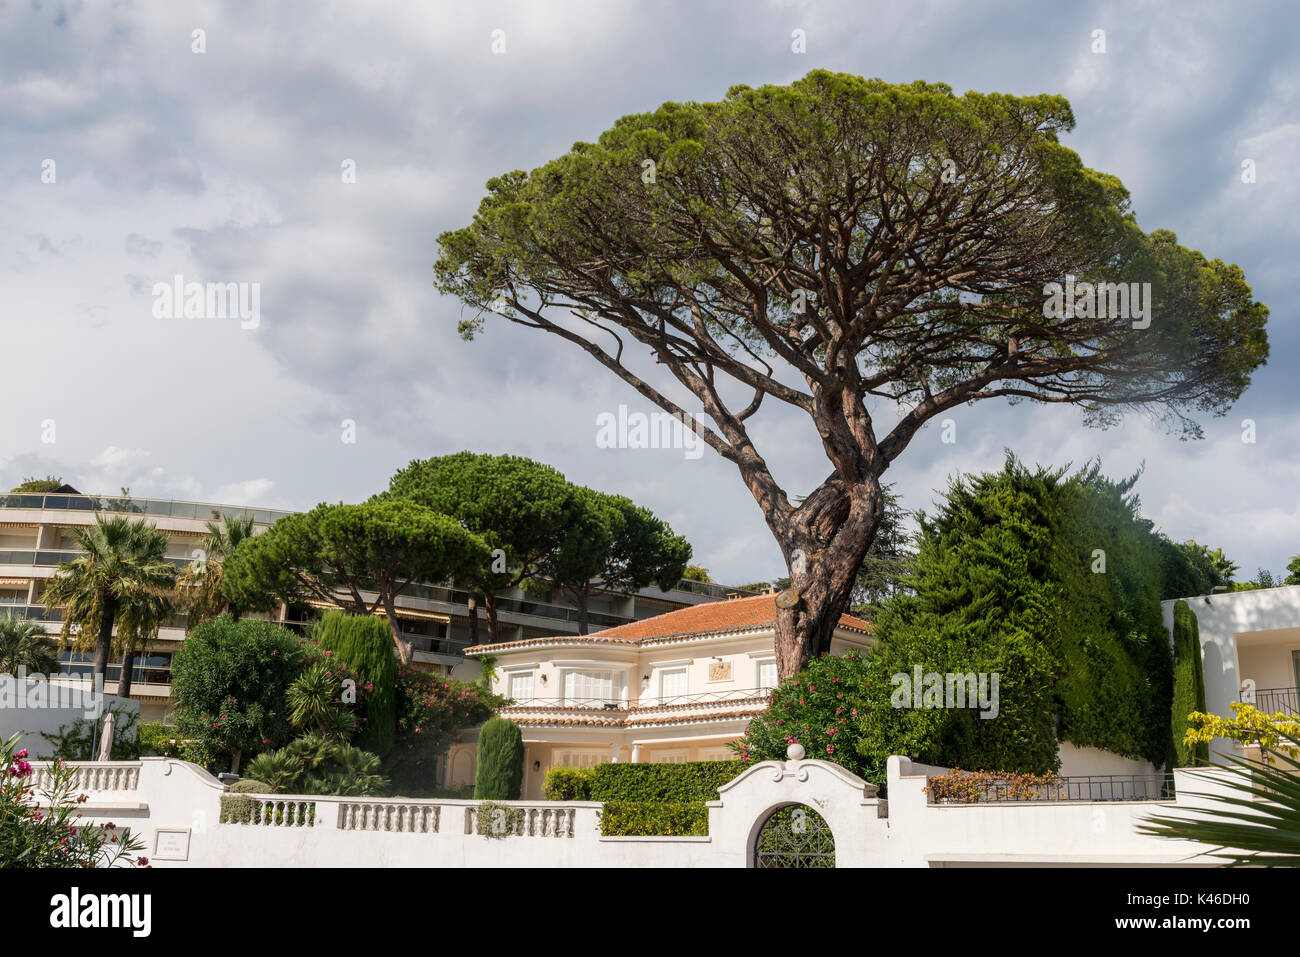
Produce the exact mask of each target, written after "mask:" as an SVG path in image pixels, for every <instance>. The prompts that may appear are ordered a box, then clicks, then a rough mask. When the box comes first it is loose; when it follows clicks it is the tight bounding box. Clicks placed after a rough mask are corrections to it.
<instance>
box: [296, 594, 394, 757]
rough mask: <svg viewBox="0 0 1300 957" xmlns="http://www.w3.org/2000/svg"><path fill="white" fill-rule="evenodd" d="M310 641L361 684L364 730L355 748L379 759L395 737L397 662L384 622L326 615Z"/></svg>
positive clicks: (374, 618)
mask: <svg viewBox="0 0 1300 957" xmlns="http://www.w3.org/2000/svg"><path fill="white" fill-rule="evenodd" d="M312 637H313V638H314V639H315V640H316V641H318V642H319V643H320V646H321V647H322V648H324V649H326V650H327V651H330V652H332V653H333V655H334V657H336V658H337V659H338V662H339V664H341V665H343V666H344V667H345V668H347V669H349V670H350V671H352V672H353V673H354V674H355V675H356V676H357V680H358V682H360V683H361V684H362V688H360V689H358V696H359V697H360V699H361V700H362V701H363V702H364V703H365V717H366V726H365V729H364V730H363V731H362V732H361V734H360V735H358V737H357V740H356V745H357V747H359V748H361V750H363V751H369V752H371V753H372V754H378V755H380V756H381V757H382V756H383V755H385V754H387V753H388V752H389V751H391V750H392V748H393V740H394V738H395V736H396V733H397V658H396V657H395V656H394V654H393V636H392V632H391V631H390V629H389V627H388V621H387V619H384V618H377V617H375V616H374V615H347V614H344V613H343V612H339V611H327V612H326V613H325V614H324V615H323V616H322V617H321V620H320V621H319V622H317V623H316V627H315V628H314V629H313V630H312ZM366 684H368V685H369V686H370V687H369V688H365V685H366Z"/></svg>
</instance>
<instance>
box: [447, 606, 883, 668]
mask: <svg viewBox="0 0 1300 957" xmlns="http://www.w3.org/2000/svg"><path fill="white" fill-rule="evenodd" d="M775 623H776V595H774V594H773V595H755V596H753V597H752V598H731V599H728V600H726V601H709V602H703V603H701V604H699V605H692V606H691V607H689V608H679V609H677V610H676V611H670V612H665V613H664V614H662V615H655V616H654V617H653V618H645V619H642V620H641V621H632V622H628V623H627V624H626V625H618V626H617V627H614V628H606V629H605V630H604V631H597V632H593V633H592V634H590V635H585V636H581V635H556V636H554V637H552V638H526V639H524V640H522V641H503V642H499V643H497V644H495V645H475V646H473V647H472V648H466V649H465V651H466V653H473V652H477V651H486V650H491V651H494V652H496V651H503V650H506V649H510V648H524V647H529V646H533V645H539V644H614V645H639V644H643V643H646V642H652V641H664V640H668V639H682V638H691V637H699V636H702V635H711V634H720V633H723V632H729V631H746V630H753V629H758V628H763V627H765V626H770V625H774V624H775ZM840 627H841V628H844V629H847V630H849V631H857V632H861V633H862V634H864V635H869V634H871V632H872V626H871V622H869V621H864V620H863V619H861V618H858V617H856V616H854V615H841V616H840Z"/></svg>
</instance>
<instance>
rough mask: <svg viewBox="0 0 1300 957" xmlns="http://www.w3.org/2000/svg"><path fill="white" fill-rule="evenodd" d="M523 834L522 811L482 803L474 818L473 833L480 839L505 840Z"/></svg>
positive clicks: (503, 805)
mask: <svg viewBox="0 0 1300 957" xmlns="http://www.w3.org/2000/svg"><path fill="white" fill-rule="evenodd" d="M523 832H524V809H523V808H521V807H511V806H510V805H508V804H499V803H497V802H496V801H484V802H483V803H482V804H480V805H479V806H478V814H476V815H475V817H474V833H476V834H478V835H479V836H481V837H491V838H496V839H500V838H505V837H509V836H510V835H512V834H522V833H523Z"/></svg>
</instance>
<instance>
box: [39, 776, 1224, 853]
mask: <svg viewBox="0 0 1300 957" xmlns="http://www.w3.org/2000/svg"><path fill="white" fill-rule="evenodd" d="M77 768H78V774H79V775H81V776H82V780H81V781H80V782H79V786H80V787H81V788H82V789H83V790H85V791H86V792H87V794H88V795H89V800H88V801H87V802H86V804H84V805H83V806H82V808H81V811H82V813H83V814H84V815H85V817H86V818H87V819H88V820H89V821H97V822H104V821H112V822H113V823H114V824H116V825H118V826H119V827H130V828H131V829H132V830H134V831H136V832H137V833H138V834H140V835H141V836H143V837H144V838H145V840H146V841H147V845H148V846H147V848H146V850H145V851H144V853H145V854H146V855H147V856H149V857H150V858H151V859H152V862H153V864H154V866H155V867H159V868H164V867H187V866H189V867H192V866H202V867H345V866H350V865H355V866H372V867H375V866H377V867H421V866H428V867H503V866H504V867H570V866H574V867H745V866H750V865H751V864H752V861H753V846H754V840H755V837H756V835H757V833H758V830H759V828H760V827H761V825H762V824H763V823H764V821H765V820H766V819H767V817H768V815H769V814H770V813H771V812H772V811H774V810H775V809H778V808H780V807H782V806H785V805H789V804H803V805H806V806H808V807H810V808H813V809H815V810H816V811H817V812H818V813H819V814H820V815H822V817H824V818H825V820H826V822H827V824H828V825H829V827H830V829H831V832H832V834H833V836H834V841H835V854H836V863H837V865H838V866H840V867H853V866H894V867H935V866H956V865H962V864H968V865H969V864H997V863H1018V864H1045V865H1050V864H1128V865H1142V864H1162V865H1169V864H1201V865H1204V864H1212V863H1216V862H1215V861H1214V859H1212V858H1209V857H1205V856H1203V855H1202V854H1201V848H1199V847H1198V846H1193V845H1187V844H1184V843H1182V842H1178V841H1170V840H1166V839H1161V838H1154V837H1144V836H1142V835H1140V834H1138V832H1137V827H1138V825H1139V824H1140V823H1141V822H1142V821H1143V819H1144V818H1146V817H1147V815H1149V814H1151V813H1153V812H1159V813H1173V814H1193V813H1195V812H1196V809H1197V808H1198V807H1204V806H1205V804H1206V802H1207V801H1212V800H1213V798H1212V797H1211V798H1198V797H1195V796H1193V795H1192V794H1191V793H1190V792H1191V791H1209V792H1217V793H1221V792H1222V789H1223V775H1224V774H1225V772H1221V771H1210V772H1186V771H1179V772H1176V778H1177V784H1178V789H1179V798H1178V800H1177V801H1176V802H1174V801H1167V802H1152V801H1132V802H1119V801H1114V802H1109V801H1108V802H1097V803H1088V802H1055V801H1039V802H1028V803H1000V804H976V805H952V806H946V805H935V804H931V803H929V800H928V796H927V794H926V792H925V786H926V775H927V774H931V773H939V772H941V771H942V770H943V769H933V768H927V767H925V766H923V765H918V764H914V763H913V762H911V761H908V760H907V759H906V758H900V757H894V758H891V759H890V761H889V768H888V777H889V795H890V796H889V800H888V802H886V801H885V800H883V799H880V798H878V797H877V796H876V793H875V788H874V787H872V786H871V785H869V784H867V783H865V782H864V781H862V780H861V779H859V778H857V777H855V776H854V775H852V774H850V773H849V772H848V771H846V770H845V769H843V768H841V767H839V766H838V765H833V764H828V763H826V762H822V761H785V762H778V761H767V762H763V763H761V764H758V765H755V766H753V767H751V768H749V769H747V770H746V771H745V772H744V773H743V774H741V775H740V776H738V777H737V778H735V779H734V780H732V781H731V782H729V783H728V784H726V785H724V786H723V787H722V788H721V789H720V791H719V797H720V799H719V800H718V801H716V802H713V803H712V804H710V806H709V836H707V837H677V838H672V837H633V838H604V837H601V835H600V833H599V830H598V826H597V814H598V812H599V808H600V806H599V805H598V804H594V803H590V802H511V803H512V805H513V806H514V807H518V808H522V809H523V811H524V815H523V819H522V822H521V824H520V826H519V829H518V832H517V833H512V834H510V835H509V836H506V837H503V838H490V837H484V836H480V835H478V834H477V833H475V815H476V814H477V813H478V808H479V805H478V803H477V802H474V801H452V800H421V801H411V800H401V799H358V798H334V797H321V796H311V797H306V796H299V797H295V796H281V795H275V796H265V797H259V798H258V800H260V801H263V802H266V803H265V804H263V809H264V810H266V809H267V808H271V809H272V810H270V811H267V812H266V815H265V816H266V818H267V819H268V820H269V819H278V820H279V821H280V823H274V824H272V823H267V824H223V823H220V822H219V820H218V819H219V812H220V798H221V795H222V794H223V793H225V789H224V788H223V786H222V785H221V784H220V783H218V782H217V781H216V780H215V779H214V778H212V777H211V776H210V775H208V774H207V773H206V772H205V771H203V770H202V769H200V768H198V767H196V766H195V765H192V764H188V763H186V762H183V761H175V760H171V759H166V758H145V759H142V760H141V761H138V762H118V763H113V764H94V763H90V762H87V763H84V764H80V765H77ZM41 773H44V772H43V771H42V772H41ZM313 809H314V810H313ZM299 822H302V823H299Z"/></svg>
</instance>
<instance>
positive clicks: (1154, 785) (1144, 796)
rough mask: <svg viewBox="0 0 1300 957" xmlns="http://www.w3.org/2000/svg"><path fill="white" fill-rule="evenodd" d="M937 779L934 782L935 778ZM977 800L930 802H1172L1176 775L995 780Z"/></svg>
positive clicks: (980, 791)
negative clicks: (1027, 781)
mask: <svg viewBox="0 0 1300 957" xmlns="http://www.w3.org/2000/svg"><path fill="white" fill-rule="evenodd" d="M932 780H933V779H932ZM975 793H976V796H975V798H974V800H972V801H968V800H963V799H962V798H961V797H952V798H948V799H947V801H946V802H941V801H936V799H935V798H934V795H933V792H931V793H930V795H929V797H930V803H931V804H936V803H950V804H1021V803H1041V802H1044V801H1052V802H1064V801H1090V802H1093V801H1172V800H1173V799H1174V776H1173V774H1172V773H1170V774H1087V775H1071V776H1063V777H1058V778H1056V779H1054V780H1052V781H1047V782H1043V783H1039V784H1025V783H1020V782H1012V781H994V782H990V783H988V784H984V785H981V786H979V787H978V788H977V789H976V792H975Z"/></svg>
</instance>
